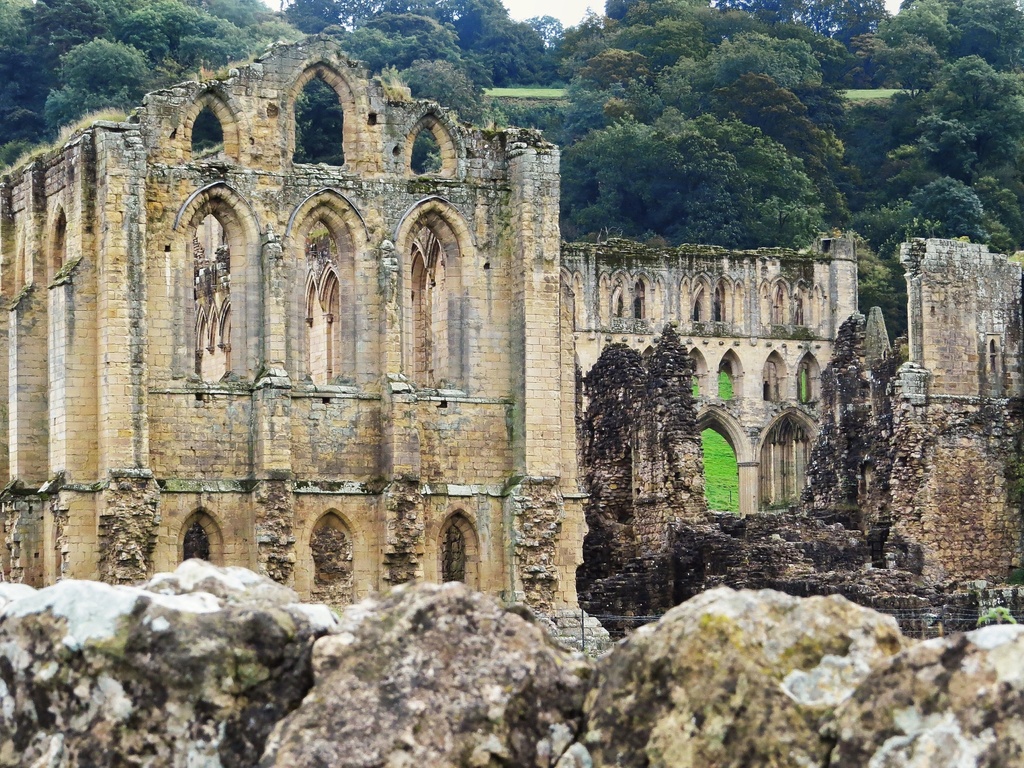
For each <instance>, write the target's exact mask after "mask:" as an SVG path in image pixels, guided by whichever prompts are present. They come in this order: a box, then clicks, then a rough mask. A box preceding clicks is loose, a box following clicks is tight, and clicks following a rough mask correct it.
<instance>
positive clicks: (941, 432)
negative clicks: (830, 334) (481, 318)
mask: <svg viewBox="0 0 1024 768" xmlns="http://www.w3.org/2000/svg"><path fill="white" fill-rule="evenodd" d="M901 258H902V261H903V264H904V266H905V267H906V270H907V283H908V288H909V297H910V298H909V305H908V319H909V351H908V352H907V355H908V359H907V360H906V361H904V360H903V359H902V358H901V357H899V353H898V352H896V353H891V352H889V351H888V350H881V349H879V347H878V345H877V344H872V343H871V342H870V341H869V339H870V338H871V336H872V333H871V331H870V327H869V326H870V323H869V324H866V323H865V320H864V318H863V317H854V318H852V319H851V320H850V321H849V323H848V324H847V325H846V326H844V327H843V329H842V330H841V331H840V334H839V338H838V340H837V351H836V358H835V360H834V362H833V364H832V365H831V366H830V368H829V369H828V370H827V371H826V373H825V376H824V380H825V383H824V387H823V389H824V393H825V397H824V400H825V403H824V408H823V415H822V427H821V435H822V439H821V440H820V441H819V444H818V446H817V447H816V449H815V452H814V456H813V459H812V465H811V468H810V471H809V476H810V484H809V487H808V490H807V495H806V497H807V499H808V502H809V504H810V505H811V506H812V507H816V508H819V509H825V508H832V509H844V508H845V509H847V510H849V511H850V512H851V514H853V515H854V516H855V519H856V521H857V524H858V525H859V526H860V527H861V528H862V529H863V530H864V531H866V532H873V533H874V537H875V541H876V547H877V550H878V551H877V552H876V553H875V556H874V559H875V560H880V561H881V562H880V563H879V564H880V565H885V564H886V561H887V560H888V561H889V562H890V564H891V563H892V562H897V561H900V560H904V561H906V562H907V563H908V564H909V565H911V566H912V567H916V568H917V569H918V570H919V572H921V573H923V574H924V575H926V576H927V577H928V578H929V579H930V580H932V581H934V582H938V583H944V582H949V581H953V582H956V581H963V580H973V579H990V580H995V581H1002V580H1003V579H1005V578H1007V577H1008V576H1009V575H1010V573H1011V572H1012V571H1013V570H1014V569H1016V568H1019V567H1021V564H1022V562H1024V559H1022V557H1021V549H1020V547H1021V535H1022V525H1021V511H1020V510H1021V496H1020V480H1019V478H1020V456H1021V434H1022V431H1024V422H1022V417H1024V411H1022V407H1021V406H1022V401H1021V394H1022V393H1021V377H1020V353H1021V333H1022V327H1024V326H1022V314H1021V297H1022V293H1021V268H1020V266H1019V265H1017V264H1014V263H1012V262H1009V261H1008V260H1007V259H1006V257H1005V256H1002V255H999V254H993V253H989V252H988V249H987V248H986V247H985V246H980V245H973V244H969V243H962V242H958V241H949V240H915V241H912V242H910V243H907V244H905V245H904V246H903V250H902V256H901ZM875 337H877V333H876V334H875ZM915 563H916V565H915Z"/></svg>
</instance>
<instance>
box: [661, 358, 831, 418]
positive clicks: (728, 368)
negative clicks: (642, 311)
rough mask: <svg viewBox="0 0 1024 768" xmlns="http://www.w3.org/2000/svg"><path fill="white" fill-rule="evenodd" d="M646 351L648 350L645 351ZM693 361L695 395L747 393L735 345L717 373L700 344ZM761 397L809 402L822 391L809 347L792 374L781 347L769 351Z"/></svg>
mask: <svg viewBox="0 0 1024 768" xmlns="http://www.w3.org/2000/svg"><path fill="white" fill-rule="evenodd" d="M649 349H650V348H649ZM645 354H647V353H646V352H645ZM690 358H691V359H692V360H693V364H694V380H693V394H694V396H696V397H706V398H715V397H717V398H718V399H719V400H737V399H741V398H742V397H743V396H744V392H745V383H744V378H743V377H744V369H743V363H742V361H741V359H740V356H739V355H738V354H736V352H735V351H734V350H732V349H730V350H727V351H726V352H725V354H724V355H722V358H721V360H720V361H719V363H718V370H717V371H716V373H715V375H714V376H711V371H710V369H709V367H708V364H707V361H706V359H705V357H704V355H703V353H702V352H701V351H700V349H698V348H697V347H694V348H693V349H691V350H690ZM760 394H761V399H762V400H764V401H765V402H771V403H780V402H785V401H795V402H799V403H805V404H810V403H813V402H816V401H817V400H818V398H819V397H820V395H821V366H820V365H819V364H818V360H817V358H815V356H814V354H813V353H811V352H810V351H808V352H805V353H804V354H803V355H802V356H801V357H800V360H799V362H798V363H797V365H796V368H795V371H794V375H793V377H792V379H791V378H790V373H789V366H787V365H786V361H785V360H784V359H783V357H782V355H780V354H779V353H778V351H775V350H773V351H772V352H771V353H769V355H768V357H767V359H766V360H765V362H764V365H763V367H762V369H761V386H760Z"/></svg>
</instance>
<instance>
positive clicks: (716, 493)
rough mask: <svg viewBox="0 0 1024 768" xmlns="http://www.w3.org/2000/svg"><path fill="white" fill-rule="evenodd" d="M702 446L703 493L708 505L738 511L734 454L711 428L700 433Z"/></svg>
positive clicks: (728, 510)
mask: <svg viewBox="0 0 1024 768" xmlns="http://www.w3.org/2000/svg"><path fill="white" fill-rule="evenodd" d="M700 437H701V443H702V444H703V446H704V478H705V483H706V485H705V488H704V495H705V496H707V499H708V507H709V508H710V509H716V510H719V511H721V512H739V511H740V479H739V470H738V468H737V467H736V454H735V453H733V450H732V448H731V447H730V446H729V443H727V442H726V441H725V438H724V437H722V436H721V435H720V434H718V433H717V432H715V431H714V430H713V429H705V430H704V432H702V433H701V436H700Z"/></svg>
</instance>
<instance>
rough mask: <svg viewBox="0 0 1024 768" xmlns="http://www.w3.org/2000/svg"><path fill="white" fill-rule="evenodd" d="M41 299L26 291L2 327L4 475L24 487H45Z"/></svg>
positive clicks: (38, 292) (35, 289)
mask: <svg viewBox="0 0 1024 768" xmlns="http://www.w3.org/2000/svg"><path fill="white" fill-rule="evenodd" d="M46 337H47V334H46V293H45V290H43V289H41V288H40V287H39V286H35V285H28V286H26V287H25V288H24V289H23V290H22V291H21V292H20V293H19V295H18V297H17V299H16V300H15V303H14V304H13V305H12V306H11V310H10V322H9V325H8V345H9V346H8V353H9V354H8V361H9V365H8V382H9V399H8V403H7V407H8V417H9V432H8V446H9V450H10V462H11V463H10V472H11V476H12V478H17V479H18V480H20V481H21V482H22V483H24V484H25V485H26V486H28V487H34V488H38V487H39V486H40V485H42V484H43V482H45V481H46V479H47V475H48V474H49V467H48V453H49V449H48V442H49V441H48V436H49V408H48V395H49V381H48V363H47V338H46Z"/></svg>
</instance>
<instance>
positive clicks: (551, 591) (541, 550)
mask: <svg viewBox="0 0 1024 768" xmlns="http://www.w3.org/2000/svg"><path fill="white" fill-rule="evenodd" d="M506 517H507V518H508V519H510V520H511V521H512V530H511V535H510V539H509V541H510V542H511V544H512V555H513V557H514V558H515V567H514V568H513V569H512V571H511V573H510V576H511V585H510V586H511V591H512V593H511V594H510V595H506V596H505V597H506V599H509V600H515V601H516V602H520V601H522V602H525V603H526V604H527V605H529V606H530V607H531V608H532V609H534V610H535V611H539V612H541V613H551V612H552V611H554V610H556V609H559V608H564V607H566V606H565V605H563V604H560V602H561V601H560V600H559V586H560V580H561V579H562V578H563V575H562V574H561V573H560V572H559V568H558V560H557V550H558V542H559V537H560V536H561V530H562V523H563V520H564V518H565V504H564V502H563V500H562V494H561V493H560V492H559V490H558V485H557V482H556V481H555V480H553V479H537V478H524V479H523V480H522V482H520V483H519V484H518V485H516V486H515V487H514V488H512V489H511V493H510V494H509V496H508V497H507V500H506Z"/></svg>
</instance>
